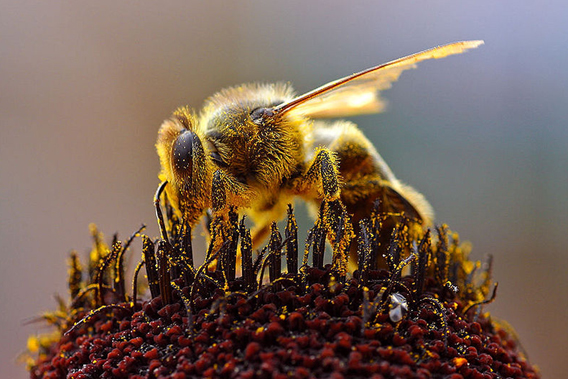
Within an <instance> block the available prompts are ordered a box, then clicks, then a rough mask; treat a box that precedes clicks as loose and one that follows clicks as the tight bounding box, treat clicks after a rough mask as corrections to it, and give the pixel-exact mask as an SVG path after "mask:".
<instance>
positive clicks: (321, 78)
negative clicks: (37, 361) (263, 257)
mask: <svg viewBox="0 0 568 379" xmlns="http://www.w3.org/2000/svg"><path fill="white" fill-rule="evenodd" d="M389 3H390V4H389ZM465 4H466V3H463V2H455V1H429V2H384V4H380V3H379V2H376V1H366V2H365V1H363V2H357V3H353V2H344V1H329V0H327V1H312V2H306V1H286V2H266V1H241V2H233V3H229V2H222V1H208V2H198V1H195V2H191V1H169V2H160V3H157V2H152V1H140V0H137V1H122V2H120V3H118V2H114V1H97V2H81V1H80V2H57V1H50V2H30V1H18V2H15V1H7V0H0V7H1V12H0V55H1V59H0V117H1V120H0V180H1V185H0V215H1V217H0V304H1V305H0V306H1V311H0V325H2V327H1V328H0V341H2V342H1V345H0V377H2V378H24V377H26V376H27V374H26V372H25V370H24V367H23V366H21V365H20V366H18V365H17V364H16V363H15V360H16V358H17V356H18V354H19V353H20V352H22V351H23V350H24V349H25V347H26V338H27V335H29V334H31V333H38V332H44V331H45V329H44V327H43V326H42V324H32V325H25V323H26V321H29V320H30V319H31V318H33V317H34V316H35V315H37V314H38V313H39V312H42V311H46V310H52V309H54V308H55V306H56V303H55V300H54V298H53V294H55V293H59V294H62V295H64V296H65V297H66V296H67V292H66V280H67V277H66V275H67V268H66V262H65V260H66V258H67V256H68V253H69V251H70V250H71V249H77V250H78V251H79V252H81V253H82V254H83V253H86V252H87V251H88V250H89V248H90V246H91V240H90V236H89V229H88V225H89V223H91V222H94V223H96V224H97V225H98V226H99V228H100V229H101V230H102V231H103V232H105V233H106V235H107V237H108V238H109V239H110V237H111V236H112V234H113V233H114V232H119V233H120V236H121V237H122V238H126V237H127V236H129V235H130V234H131V233H132V232H133V231H135V230H136V229H137V228H138V227H139V225H140V224H141V223H146V224H147V225H148V226H149V227H148V230H147V233H148V234H149V235H151V236H156V235H157V227H156V226H155V219H154V209H153V207H152V196H153V194H154V191H155V189H156V186H157V184H158V179H157V173H158V171H159V163H158V159H157V155H156V153H155V149H154V142H155V137H156V132H157V129H158V127H159V125H160V123H161V122H162V120H163V119H164V118H166V117H168V116H169V115H170V113H171V111H173V110H174V109H175V108H176V107H177V106H180V105H184V104H189V105H191V106H193V107H195V108H199V107H200V106H201V104H202V102H203V100H204V99H205V98H206V97H207V96H209V95H211V94H212V93H214V92H215V91H217V90H219V89H220V88H222V87H226V86H229V85H235V84H240V83H243V82H250V81H263V82H273V81H290V82H292V83H293V84H294V86H295V88H296V90H297V91H298V92H305V91H308V90H311V89H313V88H315V87H316V86H319V85H321V84H323V83H325V82H328V81H330V80H334V79H337V78H339V77H342V76H345V75H348V74H351V73H352V72H355V71H359V70H362V69H365V68H367V67H370V66H373V65H376V64H379V63H383V62H386V61H389V60H392V59H395V58H399V57H402V56H404V55H407V54H410V53H414V52H417V51H420V50H423V49H426V48H429V47H433V46H436V45H439V44H443V43H447V42H453V41H458V40H465V39H484V40H485V43H486V44H485V45H484V46H482V47H480V48H478V49H476V50H473V51H471V52H468V53H466V54H463V55H458V56H453V57H449V58H445V59H443V60H440V61H427V62H423V63H422V64H420V66H419V69H418V70H411V71H407V72H405V73H404V74H403V75H402V77H401V79H400V80H399V82H398V83H396V84H395V85H394V87H393V88H392V89H391V90H389V91H387V92H385V97H386V98H388V99H389V103H390V107H389V109H388V111H387V112H386V113H383V114H380V115H372V116H361V117H355V118H353V121H355V122H357V123H358V124H359V125H360V126H361V128H362V129H363V130H364V131H365V133H366V134H367V135H368V136H369V137H370V139H371V140H372V141H373V142H374V143H375V145H376V146H377V148H378V150H379V152H380V153H381V155H382V156H383V157H384V158H385V160H386V161H387V162H388V163H389V165H390V166H391V168H392V169H393V171H394V172H395V174H396V175H397V176H398V177H399V178H400V179H401V180H402V181H404V182H407V183H409V184H411V185H412V186H414V187H415V188H417V189H419V190H420V191H421V192H422V193H423V194H424V195H425V196H426V198H427V199H429V201H430V202H431V204H432V205H433V207H434V209H435V210H436V216H437V217H436V220H437V221H438V222H445V223H447V224H449V225H450V227H451V228H452V229H453V230H456V231H458V232H459V233H460V235H461V238H462V239H463V240H469V241H471V242H472V243H473V253H472V254H473V257H474V258H476V259H481V258H482V257H483V256H484V255H485V254H493V255H494V257H495V261H494V277H495V278H496V280H498V281H499V291H498V295H497V300H496V301H495V302H494V303H493V304H491V305H489V306H488V307H487V308H486V309H487V310H489V311H490V312H491V313H492V315H494V316H495V317H498V318H502V319H505V320H507V321H508V322H510V323H511V324H512V325H513V326H514V327H515V328H516V330H517V332H518V334H519V336H520V339H521V341H522V342H523V346H524V348H525V350H526V351H527V353H528V355H529V358H530V360H531V361H532V362H534V363H536V364H537V365H538V366H539V367H540V368H541V370H542V374H543V376H544V377H548V378H561V377H568V367H567V364H566V357H567V356H568V347H567V345H566V340H567V339H568V327H567V326H566V320H567V319H568V286H567V280H566V277H567V275H566V271H567V267H568V247H567V242H568V238H567V237H566V235H567V232H568V230H567V225H568V202H567V200H566V195H568V172H567V165H568V151H567V149H566V147H567V146H568V127H567V126H566V124H567V122H566V119H567V114H566V113H567V109H568V106H567V105H568V94H567V90H566V88H568V70H566V67H568V48H567V46H568V30H567V27H566V22H565V21H566V19H567V17H568V6H567V5H566V3H564V2H562V1H559V0H557V1H550V2H547V3H546V4H545V3H536V2H518V1H500V2H494V1H476V2H473V3H471V2H470V3H467V4H468V5H465ZM139 254H140V251H139V249H137V248H134V249H133V255H134V257H133V258H132V260H133V261H137V260H138V258H139Z"/></svg>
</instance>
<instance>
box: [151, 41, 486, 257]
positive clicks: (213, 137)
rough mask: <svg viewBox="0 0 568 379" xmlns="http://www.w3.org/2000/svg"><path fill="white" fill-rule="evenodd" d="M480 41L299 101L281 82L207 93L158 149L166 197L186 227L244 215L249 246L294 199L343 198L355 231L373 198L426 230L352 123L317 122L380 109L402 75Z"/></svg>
mask: <svg viewBox="0 0 568 379" xmlns="http://www.w3.org/2000/svg"><path fill="white" fill-rule="evenodd" d="M482 43H483V41H463V42H456V43H452V44H448V45H443V46H438V47H435V48H432V49H429V50H425V51H423V52H420V53H416V54H413V55H409V56H407V57H404V58H400V59H397V60H394V61H391V62H389V63H386V64H382V65H380V66H376V67H373V68H370V69H367V70H364V71H361V72H359V73H356V74H353V75H350V76H347V77H344V78H342V79H338V80H336V81H333V82H330V83H327V84H325V85H323V86H321V87H319V88H316V89H315V90H313V91H311V92H308V93H306V94H303V95H301V96H295V94H294V92H293V90H292V88H291V87H290V86H289V85H287V84H282V83H278V84H245V85H241V86H237V87H231V88H227V89H224V90H221V91H220V92H218V93H216V94H214V95H213V96H211V97H210V98H209V99H208V100H207V101H206V102H205V105H204V107H203V109H202V110H201V112H199V113H197V112H194V111H192V110H190V109H189V108H187V107H182V108H179V109H178V110H176V111H175V112H174V113H173V116H172V117H171V118H169V119H167V120H166V121H164V123H163V124H162V126H161V127H160V129H159V132H158V139H157V143H156V147H157V151H158V155H159V157H160V163H161V166H162V170H161V173H160V178H161V179H162V180H163V181H165V182H167V185H166V187H165V188H166V192H167V195H168V198H169V199H170V200H171V202H172V203H173V204H174V206H175V207H176V208H177V209H178V210H179V211H180V212H181V215H182V217H183V218H184V221H185V222H187V223H188V224H189V225H190V226H193V225H195V224H196V223H197V222H198V221H199V220H200V218H201V217H202V216H203V214H204V213H205V212H206V210H208V209H211V210H212V211H213V214H214V215H223V214H227V212H228V209H229V207H235V208H237V209H238V210H242V211H244V212H245V213H246V214H247V215H248V216H249V217H250V218H251V219H252V220H253V222H254V223H255V228H254V229H253V239H254V240H255V241H256V242H258V241H260V240H262V238H263V237H264V236H265V235H266V234H267V232H268V230H269V227H270V224H271V222H272V221H274V220H279V219H281V218H282V217H283V216H284V215H285V213H286V208H287V204H289V203H292V202H293V201H294V199H295V198H297V197H301V198H304V199H305V200H307V201H308V202H310V203H313V204H316V205H319V204H321V202H322V201H337V200H338V199H340V200H341V202H342V203H343V204H344V206H345V208H346V209H347V212H348V213H349V214H350V215H351V217H352V222H353V224H354V225H357V222H358V220H360V219H362V218H364V217H366V216H368V215H369V214H370V211H371V210H372V209H373V203H375V201H376V200H377V199H379V200H380V210H381V212H386V213H392V214H398V215H401V214H404V215H405V216H406V217H408V218H411V219H414V220H416V221H417V222H418V223H421V224H423V225H429V224H431V222H432V218H433V212H432V208H431V206H430V204H429V203H428V202H427V201H426V199H425V198H424V197H423V196H422V194H420V193H419V192H418V191H416V190H415V189H413V188H412V187H410V186H407V185H405V184H402V183H401V182H400V181H399V180H398V179H397V178H396V177H395V176H394V175H393V173H392V171H391V170H390V168H389V167H388V165H387V164H386V163H385V161H384V160H383V159H382V158H381V156H380V155H379V153H378V152H377V150H376V149H375V147H374V146H373V145H372V144H371V142H370V141H369V140H368V139H367V138H366V137H365V136H364V135H363V133H362V132H361V131H360V130H359V129H358V128H357V126H356V125H355V124H353V123H351V122H349V121H344V120H340V121H323V120H321V119H322V118H337V117H345V116H350V115H360V114H368V113H376V112H380V111H382V110H383V109H384V104H385V103H384V101H383V100H382V99H381V98H380V97H379V92H380V91H381V90H385V89H387V88H390V86H391V83H392V82H394V81H396V80H397V79H398V77H399V76H400V74H401V73H402V71H404V70H407V69H410V68H414V67H415V65H416V63H417V62H420V61H423V60H426V59H432V58H442V57H445V56H448V55H453V54H459V53H462V52H464V51H466V50H468V49H472V48H476V47H477V46H479V45H481V44H482ZM351 258H352V259H353V257H351Z"/></svg>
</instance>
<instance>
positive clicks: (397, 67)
mask: <svg viewBox="0 0 568 379" xmlns="http://www.w3.org/2000/svg"><path fill="white" fill-rule="evenodd" d="M481 44H483V41H462V42H454V43H450V44H447V45H443V46H438V47H434V48H432V49H428V50H424V51H422V52H420V53H416V54H412V55H409V56H406V57H404V58H400V59H397V60H394V61H391V62H388V63H385V64H382V65H379V66H376V67H372V68H369V69H367V70H364V71H361V72H358V73H356V74H353V75H350V76H346V77H344V78H341V79H338V80H335V81H333V82H330V83H327V84H325V85H323V86H321V87H319V88H316V89H315V90H313V91H310V92H308V93H306V94H304V95H301V96H298V97H296V98H295V99H292V100H290V101H289V102H286V103H283V104H280V105H278V106H277V107H275V108H274V111H275V112H276V113H280V114H286V113H289V114H299V115H302V116H306V117H311V118H323V117H345V116H350V115H358V114H367V113H378V112H381V111H382V110H384V108H385V102H384V101H383V100H381V98H380V97H379V92H380V91H383V90H385V89H388V88H390V87H391V84H392V83H393V82H395V81H396V80H397V79H398V77H399V76H400V74H401V73H402V72H403V71H404V70H408V69H411V68H415V67H416V63H418V62H420V61H423V60H426V59H432V58H434V59H438V58H443V57H446V56H448V55H453V54H460V53H463V52H464V51H467V50H469V49H473V48H476V47H478V46H479V45H481Z"/></svg>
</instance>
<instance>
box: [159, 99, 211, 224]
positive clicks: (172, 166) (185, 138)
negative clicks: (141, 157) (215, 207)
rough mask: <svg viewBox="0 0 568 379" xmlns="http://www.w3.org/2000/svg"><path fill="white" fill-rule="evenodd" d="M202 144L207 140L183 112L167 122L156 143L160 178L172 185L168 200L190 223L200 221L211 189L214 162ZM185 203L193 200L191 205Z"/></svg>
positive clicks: (193, 119)
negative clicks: (160, 167)
mask: <svg viewBox="0 0 568 379" xmlns="http://www.w3.org/2000/svg"><path fill="white" fill-rule="evenodd" d="M202 141H204V137H203V136H202V135H201V134H200V130H199V128H198V125H197V123H196V121H195V118H194V116H193V114H192V113H191V111H190V110H189V109H187V108H180V109H178V110H177V111H175V112H174V114H173V116H172V117H171V118H170V119H168V120H166V121H164V123H163V124H162V126H161V127H160V130H159V132H158V141H157V142H156V149H157V150H158V155H159V156H160V163H161V165H162V171H161V173H160V178H161V179H162V180H167V181H168V183H169V185H168V186H167V187H166V191H167V193H168V197H169V198H170V199H171V200H172V202H173V203H174V205H176V207H177V208H178V209H180V210H181V211H182V213H184V215H185V217H186V218H187V219H188V220H189V221H190V222H192V221H194V220H197V219H198V218H199V217H200V215H201V213H202V212H203V211H204V210H205V208H206V204H207V202H208V198H209V196H210V193H211V188H210V187H211V186H210V185H207V183H208V182H209V183H210V180H209V179H208V178H209V177H210V176H211V175H210V170H209V168H210V167H211V159H210V158H209V157H208V155H207V154H206V151H205V149H204V146H203V142H202ZM184 199H192V202H191V204H189V202H187V201H184ZM185 203H188V204H185ZM190 208H191V209H190Z"/></svg>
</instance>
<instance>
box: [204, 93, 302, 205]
mask: <svg viewBox="0 0 568 379" xmlns="http://www.w3.org/2000/svg"><path fill="white" fill-rule="evenodd" d="M292 97H293V91H292V89H291V88H290V87H289V86H287V85H284V84H270V85H268V84H267V85H260V84H247V85H241V86H238V87H231V88H227V89H224V90H222V91H220V92H218V93H217V94H215V95H213V96H212V97H211V98H209V99H208V101H207V102H206V105H205V107H204V110H203V112H202V116H201V119H200V122H201V124H202V125H203V126H204V128H205V135H206V138H207V141H208V143H209V144H210V147H211V150H212V157H213V160H214V161H215V163H216V164H217V165H218V166H219V167H220V168H221V169H223V170H224V171H225V172H226V173H227V174H228V175H230V176H231V177H232V178H234V179H235V180H236V181H238V182H239V183H241V184H243V185H245V186H248V187H250V190H252V191H254V192H256V193H257V195H262V194H264V192H265V191H278V190H279V189H280V188H281V187H282V185H283V183H284V182H286V180H287V179H288V178H290V176H292V175H293V174H295V173H297V172H298V171H299V169H300V166H301V164H303V161H304V148H303V135H304V134H305V132H306V130H305V128H306V127H305V126H304V125H302V120H299V119H296V120H293V119H290V118H288V117H278V116H276V117H266V118H262V117H259V116H262V115H261V114H260V113H262V112H263V111H264V110H266V109H267V108H270V107H273V106H275V105H278V104H280V103H283V102H285V101H287V100H290V99H291V98H292Z"/></svg>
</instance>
